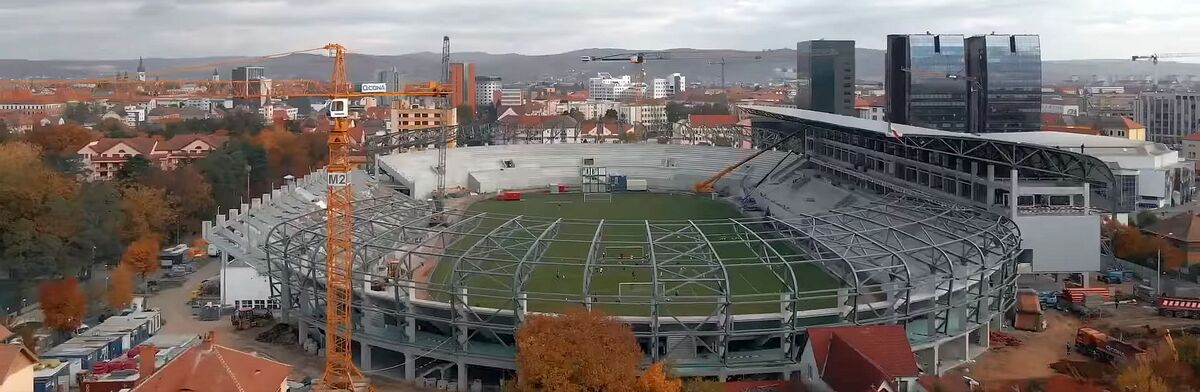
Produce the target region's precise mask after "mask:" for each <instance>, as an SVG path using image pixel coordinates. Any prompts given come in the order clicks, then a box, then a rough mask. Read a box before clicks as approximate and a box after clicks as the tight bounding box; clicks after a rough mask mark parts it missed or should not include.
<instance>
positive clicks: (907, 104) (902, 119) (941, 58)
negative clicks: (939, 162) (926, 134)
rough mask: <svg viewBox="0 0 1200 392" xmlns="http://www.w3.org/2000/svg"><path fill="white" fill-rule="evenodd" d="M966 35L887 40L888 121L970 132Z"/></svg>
mask: <svg viewBox="0 0 1200 392" xmlns="http://www.w3.org/2000/svg"><path fill="white" fill-rule="evenodd" d="M965 55H966V49H965V40H964V39H963V36H962V35H960V34H940V35H933V34H893V35H888V37H887V55H886V56H885V60H884V63H885V71H884V73H885V75H884V84H885V88H886V90H887V93H886V96H887V119H888V121H891V122H894V123H898V124H908V125H913V126H918V127H925V128H933V129H940V130H943V131H950V132H967V130H968V126H967V124H968V110H967V83H968V82H967V80H966V76H967V67H966V57H965Z"/></svg>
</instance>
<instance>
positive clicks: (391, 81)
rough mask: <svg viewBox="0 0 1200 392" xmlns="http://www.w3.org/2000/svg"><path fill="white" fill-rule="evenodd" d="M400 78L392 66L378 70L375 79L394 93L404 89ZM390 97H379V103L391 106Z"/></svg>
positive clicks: (473, 87)
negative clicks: (377, 75)
mask: <svg viewBox="0 0 1200 392" xmlns="http://www.w3.org/2000/svg"><path fill="white" fill-rule="evenodd" d="M401 79H402V76H401V75H400V71H398V70H397V69H396V67H395V66H392V69H385V70H382V71H379V77H378V78H376V79H375V81H377V82H380V83H385V84H387V91H388V92H393V93H394V92H398V91H400V90H402V89H404V83H403V81H402V80H401ZM471 91H475V86H474V85H472V86H471ZM392 99H393V97H387V96H383V97H379V105H381V106H384V107H391V106H392ZM474 102H475V100H471V103H474Z"/></svg>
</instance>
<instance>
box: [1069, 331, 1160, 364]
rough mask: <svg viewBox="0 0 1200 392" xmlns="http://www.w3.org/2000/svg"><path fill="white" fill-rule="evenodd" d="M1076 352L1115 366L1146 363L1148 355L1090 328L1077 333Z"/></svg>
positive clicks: (1135, 347) (1144, 351)
mask: <svg viewBox="0 0 1200 392" xmlns="http://www.w3.org/2000/svg"><path fill="white" fill-rule="evenodd" d="M1075 351H1078V352H1079V353H1081V354H1083V355H1087V356H1089V357H1092V358H1095V359H1096V360H1098V361H1101V362H1109V363H1112V364H1114V365H1121V364H1125V363H1129V362H1130V361H1145V360H1146V358H1147V355H1148V354H1146V350H1143V349H1141V348H1139V347H1137V346H1134V345H1132V344H1129V343H1126V342H1124V341H1122V340H1120V339H1117V338H1114V337H1111V336H1108V335H1106V334H1104V333H1103V332H1100V331H1097V330H1096V329H1094V328H1088V327H1083V328H1080V329H1079V330H1078V331H1076V332H1075Z"/></svg>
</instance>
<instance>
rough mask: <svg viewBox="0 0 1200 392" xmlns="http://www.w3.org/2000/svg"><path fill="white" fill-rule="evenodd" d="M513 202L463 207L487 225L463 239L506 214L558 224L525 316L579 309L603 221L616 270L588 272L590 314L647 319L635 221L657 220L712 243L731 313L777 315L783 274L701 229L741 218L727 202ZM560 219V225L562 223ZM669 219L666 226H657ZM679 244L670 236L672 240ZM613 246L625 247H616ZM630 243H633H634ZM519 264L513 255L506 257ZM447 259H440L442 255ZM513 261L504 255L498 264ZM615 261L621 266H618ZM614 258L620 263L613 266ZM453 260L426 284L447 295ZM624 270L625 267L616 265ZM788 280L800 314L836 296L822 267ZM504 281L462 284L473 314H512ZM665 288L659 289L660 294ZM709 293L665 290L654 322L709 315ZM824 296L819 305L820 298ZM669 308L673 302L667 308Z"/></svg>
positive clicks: (471, 241) (531, 197)
mask: <svg viewBox="0 0 1200 392" xmlns="http://www.w3.org/2000/svg"><path fill="white" fill-rule="evenodd" d="M522 196H523V199H522V200H520V201H498V200H490V199H489V200H483V201H479V202H477V203H475V204H473V205H471V206H470V207H469V208H468V210H469V211H470V212H476V213H484V212H486V213H491V214H494V215H495V216H494V217H488V218H485V219H482V220H481V222H480V224H479V225H478V226H477V227H475V228H474V229H473V231H472V233H473V234H479V235H483V234H486V233H488V232H489V231H491V230H492V229H495V228H496V227H498V226H499V225H501V224H503V223H504V222H505V221H506V220H507V219H508V218H511V217H512V216H515V215H524V216H527V217H552V218H563V219H564V222H566V223H564V224H563V225H561V226H560V228H559V232H558V235H557V237H556V239H557V240H556V241H553V242H552V243H551V244H550V245H549V247H548V248H547V249H546V253H545V255H544V256H543V261H546V262H550V263H553V265H547V264H540V265H538V266H536V267H534V268H533V269H532V271H531V272H530V277H529V280H528V281H527V282H526V286H525V288H526V289H525V292H526V293H527V296H528V297H529V298H528V307H529V310H531V311H537V312H554V311H557V310H560V309H561V308H563V307H564V306H570V305H572V304H578V303H580V302H581V297H580V293H581V292H582V291H583V279H584V274H583V272H584V266H583V264H584V261H585V260H586V259H587V255H588V251H589V248H590V240H591V239H592V237H593V235H594V234H595V232H596V225H597V222H599V221H600V220H602V219H603V220H605V222H606V223H605V227H604V232H603V236H604V239H603V240H604V243H605V245H606V250H605V252H606V256H605V257H606V258H607V259H609V260H610V263H613V262H619V263H621V264H622V266H611V264H610V266H608V267H606V268H605V269H603V270H602V271H601V270H594V273H593V274H592V284H591V288H590V292H591V293H592V294H593V295H595V296H597V297H598V298H604V299H603V300H598V301H597V302H607V303H604V304H597V305H595V306H596V307H599V308H601V309H604V310H606V311H608V312H610V313H613V314H618V315H627V316H646V315H649V313H650V306H649V305H648V304H646V303H645V301H646V298H645V297H648V294H649V293H650V292H651V285H652V284H651V283H650V281H651V279H652V277H651V276H650V269H649V268H648V266H647V265H646V264H648V261H647V259H646V256H645V255H644V254H643V253H644V252H645V249H646V248H645V246H643V245H642V244H640V243H644V241H645V239H646V238H647V228H646V226H645V225H644V224H635V223H636V222H632V221H635V220H649V221H651V222H652V223H653V222H654V221H664V224H665V225H674V226H676V227H677V226H679V225H680V224H681V223H686V222H681V221H686V220H696V221H698V223H699V228H700V230H701V231H702V232H703V233H704V237H706V238H709V239H710V240H711V241H714V242H716V243H715V244H713V245H712V251H714V252H715V253H716V255H717V256H719V257H720V258H721V259H722V260H727V261H728V262H727V263H726V264H736V265H732V266H728V267H727V268H726V271H725V273H726V274H728V277H729V286H730V287H729V288H728V289H729V293H730V296H731V302H732V304H731V312H732V313H735V314H752V313H776V312H780V311H781V307H780V304H779V302H780V299H781V297H780V293H781V292H784V291H786V290H785V289H784V287H785V286H784V285H783V284H782V283H780V282H779V279H778V278H776V275H775V274H776V272H778V273H781V274H786V271H782V272H781V271H780V269H781V268H783V267H776V268H775V270H776V272H772V270H771V268H770V267H767V266H763V265H754V264H755V263H756V260H755V257H756V256H755V253H754V251H753V250H752V249H751V248H750V246H749V245H746V244H744V243H742V242H740V241H720V239H730V238H735V236H734V232H735V228H734V225H733V224H732V222H730V224H708V223H706V222H699V221H702V220H707V222H712V220H723V219H728V218H740V217H742V215H741V213H740V212H738V210H737V208H736V207H735V206H733V205H732V204H730V203H727V202H724V201H720V200H712V199H711V198H708V197H701V196H695V195H687V194H663V193H614V194H612V200H611V201H607V200H601V201H596V200H589V201H586V202H585V201H584V200H583V195H581V194H577V193H576V194H524V195H522ZM568 220H569V221H568ZM665 221H674V222H665ZM479 240H480V237H479V236H464V237H462V238H461V239H460V240H458V241H456V242H454V243H453V244H451V246H450V249H448V253H451V254H458V253H461V252H463V251H465V250H467V249H468V248H471V246H472V245H475V243H476V242H478V241H479ZM675 240H676V241H678V240H679V238H678V237H675ZM622 241H628V242H629V243H625V244H618V243H619V242H622ZM634 242H639V244H635V243H634ZM770 243H771V246H772V247H773V248H774V249H775V251H777V252H779V254H781V255H783V256H784V257H785V258H788V259H789V260H800V258H799V256H798V254H797V252H796V251H795V249H792V248H791V246H789V245H785V244H784V242H783V241H771V242H770ZM515 256H517V257H519V256H520V255H515ZM447 258H448V257H447ZM504 258H512V257H508V256H506V257H504ZM622 259H624V260H622ZM616 260H620V261H616ZM505 262H507V261H489V262H481V265H482V266H483V267H485V268H489V267H492V266H495V264H491V265H488V263H505ZM453 264H454V260H446V259H443V260H441V261H439V263H438V266H437V268H436V269H435V270H434V272H433V275H432V276H431V277H430V283H431V284H433V285H434V286H441V287H446V286H445V285H448V284H449V280H450V278H451V275H452V272H453ZM625 264H628V266H624V265H625ZM790 268H791V269H792V270H793V271H794V272H795V275H796V279H797V282H798V285H799V286H800V287H801V291H802V292H812V293H813V294H811V295H805V297H821V298H808V299H803V298H802V300H801V301H800V302H799V308H801V309H816V308H825V307H831V306H833V305H834V304H835V302H836V300H834V298H833V297H832V295H833V293H835V292H836V288H837V282H836V280H834V279H833V278H832V277H831V276H829V275H828V274H827V273H826V272H825V271H824V270H822V269H821V268H819V267H817V266H815V265H812V264H809V263H792V265H791V267H790ZM511 280H512V278H511V277H494V276H487V275H479V276H472V277H471V278H468V280H467V284H466V285H467V287H468V303H469V304H470V305H473V306H484V307H495V308H512V307H513V302H512V300H511V299H510V298H511V293H507V292H504V291H502V290H501V289H502V288H504V287H506V285H510V284H511ZM661 287H664V290H666V286H661ZM708 293H709V292H708V291H705V289H704V288H703V287H701V286H697V285H682V286H678V287H677V289H676V290H671V291H670V292H665V293H664V296H665V301H664V302H662V303H661V305H660V307H659V309H660V310H659V313H660V316H665V315H675V316H706V315H709V314H712V313H713V312H714V310H715V309H717V305H716V303H718V302H723V301H722V300H721V299H719V298H713V297H710V296H707V295H708ZM447 296H448V295H446V294H442V295H434V298H435V299H442V300H444V299H447V298H446V297H447ZM827 296H828V297H827ZM666 301H672V302H666Z"/></svg>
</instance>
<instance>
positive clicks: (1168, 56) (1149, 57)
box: [1130, 52, 1200, 91]
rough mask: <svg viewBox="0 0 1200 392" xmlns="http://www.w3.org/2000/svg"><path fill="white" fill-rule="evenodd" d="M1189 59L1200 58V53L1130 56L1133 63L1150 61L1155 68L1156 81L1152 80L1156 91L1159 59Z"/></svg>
mask: <svg viewBox="0 0 1200 392" xmlns="http://www.w3.org/2000/svg"><path fill="white" fill-rule="evenodd" d="M1189 57H1193V58H1194V57H1200V52H1192V53H1155V54H1149V55H1143V56H1130V60H1133V61H1138V60H1150V64H1151V67H1152V68H1154V79H1152V80H1153V82H1154V90H1155V91H1158V59H1177V58H1189Z"/></svg>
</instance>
